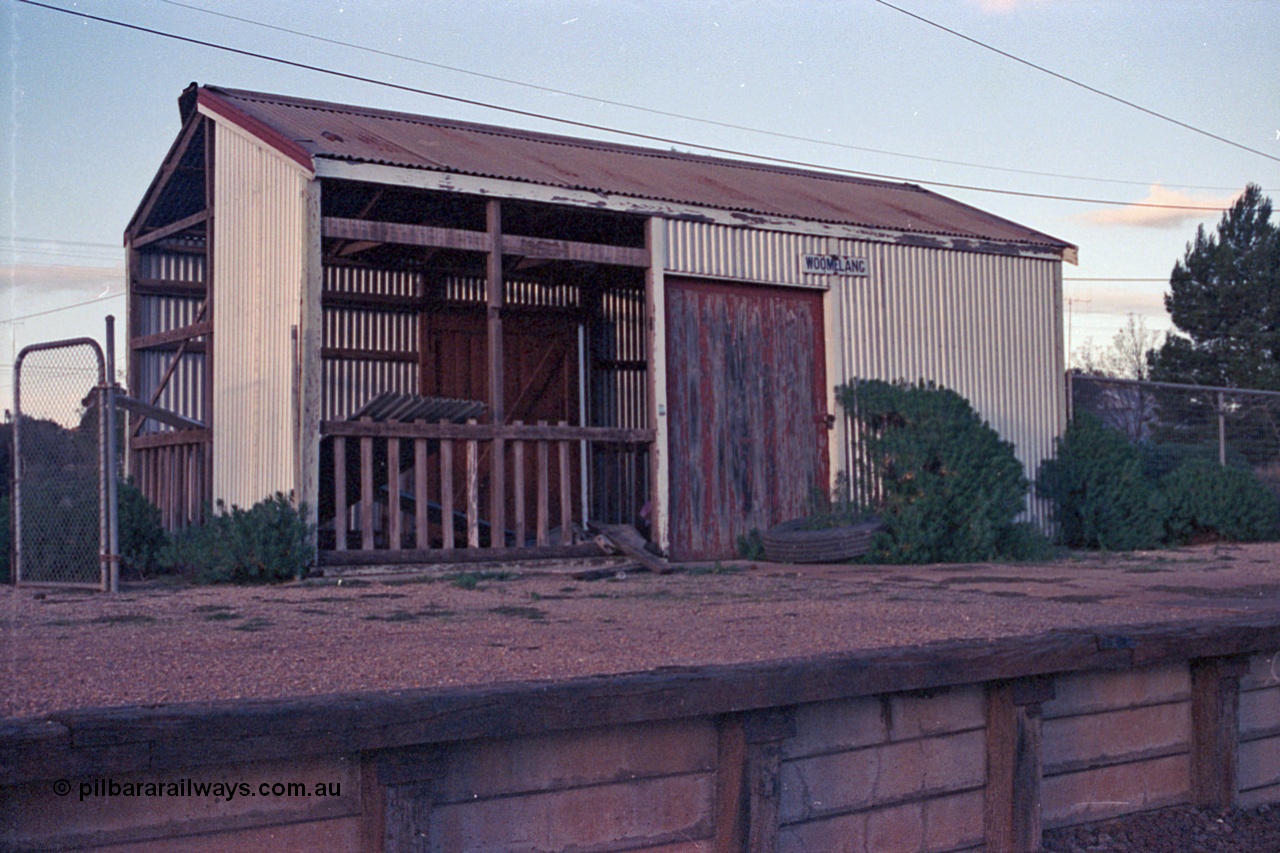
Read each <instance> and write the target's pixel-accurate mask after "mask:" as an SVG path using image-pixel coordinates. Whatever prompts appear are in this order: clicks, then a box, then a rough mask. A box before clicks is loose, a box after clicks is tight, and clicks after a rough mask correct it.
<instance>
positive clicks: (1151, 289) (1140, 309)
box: [1064, 281, 1168, 319]
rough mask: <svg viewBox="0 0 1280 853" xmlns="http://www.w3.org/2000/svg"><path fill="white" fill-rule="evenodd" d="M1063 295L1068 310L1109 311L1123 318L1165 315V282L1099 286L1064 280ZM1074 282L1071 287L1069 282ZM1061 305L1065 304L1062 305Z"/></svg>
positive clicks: (1082, 311)
mask: <svg viewBox="0 0 1280 853" xmlns="http://www.w3.org/2000/svg"><path fill="white" fill-rule="evenodd" d="M1065 284H1066V285H1067V292H1066V294H1065V296H1066V298H1067V299H1068V300H1070V301H1071V309H1072V312H1073V313H1074V314H1075V315H1076V318H1077V319H1079V318H1080V316H1081V315H1090V314H1110V315H1115V316H1118V317H1121V318H1123V317H1124V316H1125V315H1127V314H1137V315H1140V316H1143V317H1165V316H1167V315H1166V314H1165V310H1164V292H1165V290H1167V289H1168V285H1165V284H1156V283H1155V282H1152V283H1150V284H1147V285H1145V286H1143V287H1142V288H1134V287H1123V286H1120V285H1111V286H1107V285H1103V284H1098V283H1095V282H1090V286H1089V287H1082V286H1080V285H1079V284H1076V283H1075V282H1070V281H1068V282H1065ZM1073 284H1074V285H1075V286H1074V287H1072V286H1071V285H1073ZM1064 308H1065V306H1064Z"/></svg>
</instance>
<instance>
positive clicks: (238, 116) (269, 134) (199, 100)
mask: <svg viewBox="0 0 1280 853" xmlns="http://www.w3.org/2000/svg"><path fill="white" fill-rule="evenodd" d="M196 109H197V110H200V111H201V112H202V113H205V114H212V115H213V116H214V117H215V119H221V120H224V121H227V122H230V123H231V124H234V125H236V126H237V127H239V128H240V129H241V130H243V131H245V132H246V133H248V134H249V135H251V136H254V137H256V138H257V139H259V140H260V141H261V142H263V143H264V144H266V145H269V146H271V147H272V148H274V149H276V150H277V151H279V152H280V153H281V154H283V155H284V156H285V157H288V158H289V159H290V160H292V161H294V162H295V163H297V164H298V165H299V166H301V167H302V168H304V169H306V170H307V171H308V172H309V173H312V174H314V173H315V170H316V166H315V161H314V160H313V159H312V157H311V152H309V151H307V149H305V148H303V147H302V146H301V145H299V144H298V143H296V142H294V141H293V140H292V139H289V138H288V137H287V136H285V135H284V134H282V133H280V132H279V131H277V130H276V129H275V128H273V127H271V126H270V125H268V124H265V123H264V122H261V121H258V119H256V118H254V117H253V116H251V115H249V114H248V113H246V112H245V111H243V110H241V109H239V108H238V107H236V106H235V105H234V104H232V103H230V102H228V101H227V100H225V99H224V98H220V97H218V96H217V95H216V94H214V93H213V92H212V91H210V89H209V87H207V86H202V87H201V88H200V90H199V92H198V94H197V95H196Z"/></svg>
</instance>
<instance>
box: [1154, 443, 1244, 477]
mask: <svg viewBox="0 0 1280 853" xmlns="http://www.w3.org/2000/svg"><path fill="white" fill-rule="evenodd" d="M1138 451H1139V453H1141V455H1142V473H1143V474H1145V475H1146V477H1147V479H1148V480H1150V481H1151V482H1152V483H1158V482H1160V481H1161V480H1163V479H1164V478H1165V476H1166V475H1168V474H1172V473H1173V471H1174V469H1176V468H1177V467H1178V466H1180V465H1185V464H1186V463H1188V462H1192V461H1201V462H1211V463H1213V464H1214V465H1217V464H1218V445H1217V444H1216V443H1214V444H1184V443H1181V442H1166V443H1164V444H1147V443H1143V444H1141V445H1139V446H1138ZM1227 464H1228V465H1230V466H1231V467H1233V468H1242V469H1246V470H1247V469H1249V467H1250V466H1249V460H1248V459H1246V458H1245V456H1244V454H1242V453H1240V452H1239V451H1238V450H1236V449H1234V448H1232V447H1228V448H1227Z"/></svg>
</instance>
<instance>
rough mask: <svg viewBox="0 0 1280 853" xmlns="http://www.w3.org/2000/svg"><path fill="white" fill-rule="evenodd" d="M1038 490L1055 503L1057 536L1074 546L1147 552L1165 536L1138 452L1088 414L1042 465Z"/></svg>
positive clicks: (1074, 424)
mask: <svg viewBox="0 0 1280 853" xmlns="http://www.w3.org/2000/svg"><path fill="white" fill-rule="evenodd" d="M1036 492H1037V494H1039V495H1040V496H1041V497H1042V498H1046V499H1048V500H1049V501H1050V502H1051V503H1052V504H1053V515H1054V518H1055V520H1056V521H1057V522H1058V534H1059V537H1060V539H1061V541H1062V543H1063V544H1064V545H1067V546H1069V547H1072V548H1104V549H1107V550H1112V551H1129V550H1133V549H1135V548H1151V547H1154V546H1155V545H1156V544H1157V543H1158V542H1159V541H1160V538H1161V534H1162V533H1163V519H1164V507H1163V501H1162V499H1161V497H1160V494H1159V493H1158V492H1157V491H1156V490H1155V489H1154V488H1152V486H1151V484H1150V482H1149V481H1148V480H1147V478H1146V477H1145V476H1144V475H1143V472H1142V458H1141V456H1140V455H1139V453H1138V450H1137V448H1135V447H1134V446H1133V445H1131V444H1129V442H1128V440H1126V439H1125V437H1124V436H1123V435H1121V434H1120V433H1119V432H1116V431H1115V430H1112V429H1108V428H1107V427H1106V426H1104V425H1103V423H1102V421H1100V420H1098V419H1097V418H1096V417H1094V416H1093V415H1090V414H1088V413H1081V414H1079V415H1077V416H1076V417H1075V419H1074V420H1072V422H1071V423H1070V425H1068V426H1067V430H1066V432H1065V433H1064V434H1063V436H1062V438H1060V439H1058V453H1057V456H1056V458H1054V459H1046V460H1045V461H1044V462H1042V463H1041V465H1040V471H1039V476H1038V477H1037V479H1036Z"/></svg>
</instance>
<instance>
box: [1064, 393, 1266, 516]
mask: <svg viewBox="0 0 1280 853" xmlns="http://www.w3.org/2000/svg"><path fill="white" fill-rule="evenodd" d="M1067 381H1068V383H1069V384H1068V387H1069V389H1070V398H1071V409H1072V414H1073V415H1074V414H1076V413H1079V412H1090V413H1092V414H1093V415H1095V416H1097V417H1098V418H1099V419H1100V420H1101V421H1102V422H1103V423H1104V424H1106V425H1107V426H1109V427H1111V428H1113V429H1116V430H1119V431H1120V432H1122V433H1124V435H1125V436H1126V437H1127V438H1128V439H1129V441H1130V442H1132V443H1134V444H1137V445H1141V446H1142V447H1143V448H1144V449H1145V450H1146V456H1147V459H1148V467H1149V468H1152V469H1153V470H1152V472H1151V473H1154V474H1156V475H1159V474H1161V473H1164V472H1167V471H1169V470H1172V469H1173V468H1175V467H1177V466H1178V465H1179V464H1181V463H1182V462H1184V461H1187V460H1189V459H1193V458H1198V459H1209V460H1212V461H1215V462H1217V463H1219V464H1221V465H1234V466H1237V467H1241V468H1249V469H1252V470H1253V471H1254V473H1255V474H1256V475H1257V476H1258V478H1259V479H1260V480H1262V481H1263V482H1264V483H1266V484H1267V485H1268V486H1269V487H1270V488H1271V489H1272V490H1273V491H1275V492H1277V493H1280V392H1275V391H1254V390H1248V389H1240V388H1214V387H1207V386H1201V385H1174V384H1171V383H1166V382H1144V381H1138V380H1133V379H1109V378H1104V377H1097V376H1076V375H1068V380H1067Z"/></svg>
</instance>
